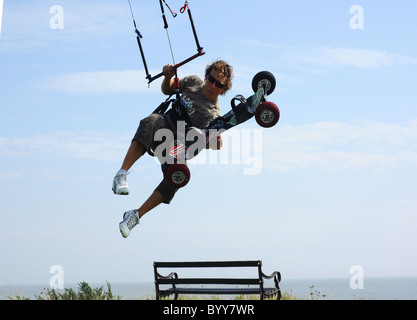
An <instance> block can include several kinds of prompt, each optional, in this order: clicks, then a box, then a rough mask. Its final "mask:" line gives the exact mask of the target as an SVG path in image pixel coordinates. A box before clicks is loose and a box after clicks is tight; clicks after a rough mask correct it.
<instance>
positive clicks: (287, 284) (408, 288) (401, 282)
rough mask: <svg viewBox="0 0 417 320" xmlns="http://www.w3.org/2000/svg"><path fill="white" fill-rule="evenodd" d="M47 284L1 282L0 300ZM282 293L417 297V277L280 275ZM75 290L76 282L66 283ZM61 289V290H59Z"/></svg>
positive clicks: (149, 287)
mask: <svg viewBox="0 0 417 320" xmlns="http://www.w3.org/2000/svg"><path fill="white" fill-rule="evenodd" d="M90 286H91V287H92V288H96V287H101V286H103V287H104V290H107V285H106V283H101V284H93V283H91V284H90ZM46 287H47V285H27V286H23V285H16V286H13V285H3V286H0V300H7V299H8V296H17V295H20V296H23V297H26V298H30V299H32V300H34V299H35V295H40V294H41V293H42V292H45V288H46ZM280 287H281V290H282V292H283V293H287V294H291V295H292V296H294V297H296V298H297V299H308V300H310V299H318V300H417V277H413V278H365V280H364V288H363V289H356V290H353V289H351V288H350V284H349V279H297V280H296V279H288V280H285V279H282V282H281V284H280ZM67 288H68V289H69V288H73V289H74V290H75V291H77V288H78V285H77V284H74V285H70V286H68V287H67ZM111 288H112V292H113V294H114V295H119V296H121V297H122V299H129V300H130V299H141V300H143V299H155V289H154V285H153V283H114V284H113V283H111ZM58 292H63V290H58Z"/></svg>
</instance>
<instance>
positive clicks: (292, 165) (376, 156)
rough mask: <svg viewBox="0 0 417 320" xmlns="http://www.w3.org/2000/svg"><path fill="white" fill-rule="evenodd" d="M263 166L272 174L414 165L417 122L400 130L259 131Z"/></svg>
mask: <svg viewBox="0 0 417 320" xmlns="http://www.w3.org/2000/svg"><path fill="white" fill-rule="evenodd" d="M263 150H264V154H263V164H264V167H265V168H269V169H272V170H277V171H282V172H283V171H291V170H297V169H309V168H312V169H315V170H320V171H322V172H335V171H357V170H362V169H366V170H370V171H371V172H373V173H380V172H382V171H384V170H388V169H393V168H398V167H404V166H411V167H415V166H417V151H416V150H417V120H412V121H409V122H407V123H405V124H402V125H391V124H385V123H380V122H375V121H362V122H352V123H341V122H320V123H313V124H306V125H301V126H294V125H282V126H281V127H279V129H278V131H276V130H274V132H273V133H271V132H269V131H267V130H265V132H264V147H263Z"/></svg>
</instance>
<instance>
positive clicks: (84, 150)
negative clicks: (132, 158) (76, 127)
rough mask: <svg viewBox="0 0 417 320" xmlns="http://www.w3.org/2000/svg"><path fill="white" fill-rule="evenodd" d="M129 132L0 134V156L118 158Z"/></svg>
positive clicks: (106, 159)
mask: <svg viewBox="0 0 417 320" xmlns="http://www.w3.org/2000/svg"><path fill="white" fill-rule="evenodd" d="M130 139H131V134H120V133H118V134H110V133H101V132H55V133H51V134H43V135H35V136H30V137H19V138H0V156H1V157H42V156H46V157H57V158H65V159H92V160H96V161H115V160H119V159H120V157H121V154H123V153H124V152H125V151H126V150H125V149H126V148H127V143H128V142H129V141H130Z"/></svg>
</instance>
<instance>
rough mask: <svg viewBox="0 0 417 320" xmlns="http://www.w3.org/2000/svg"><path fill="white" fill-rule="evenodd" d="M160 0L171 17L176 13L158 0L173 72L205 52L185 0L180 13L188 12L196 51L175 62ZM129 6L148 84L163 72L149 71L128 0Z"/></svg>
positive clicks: (140, 35) (140, 37) (140, 36)
mask: <svg viewBox="0 0 417 320" xmlns="http://www.w3.org/2000/svg"><path fill="white" fill-rule="evenodd" d="M162 2H164V3H165V5H166V6H167V7H168V9H169V10H170V12H171V14H172V15H173V17H174V18H175V17H176V16H177V14H176V13H175V12H174V11H173V10H172V9H171V8H170V7H169V6H168V4H167V3H166V2H165V0H159V4H160V6H161V12H162V19H163V21H164V29H166V31H167V35H168V41H169V45H170V49H171V54H172V59H173V61H174V70H175V72H176V71H177V69H178V68H180V67H181V66H183V65H185V64H187V63H188V62H190V61H192V60H194V59H196V58H198V57H200V56H202V55H204V54H205V52H204V51H203V48H202V47H201V46H200V43H199V41H198V37H197V31H196V29H195V25H194V20H193V16H192V14H191V10H190V6H189V4H188V1H185V4H184V6H183V7H182V8H181V10H180V12H181V13H184V12H185V10H187V12H188V17H189V19H190V23H191V28H192V30H193V34H194V40H195V43H196V46H197V53H196V54H195V55H193V56H191V57H189V58H188V59H185V60H184V61H182V62H180V63H175V59H174V54H173V50H172V46H171V40H170V37H169V33H168V22H167V19H166V17H165V12H164V6H163V4H162ZM129 6H130V11H131V13H132V18H133V24H134V26H135V33H136V39H137V42H138V46H139V50H140V54H141V56H142V62H143V65H144V67H145V72H146V79H148V84H150V83H151V82H153V81H154V80H156V79H158V78H160V77H162V76H163V75H164V73H163V72H161V73H159V74H157V75H155V76H152V75H151V74H150V73H149V69H148V65H147V63H146V58H145V54H144V51H143V47H142V43H141V40H140V39H142V38H143V36H142V34H141V33H140V32H139V30H138V29H137V27H136V22H135V18H134V16H133V11H132V6H131V4H130V0H129Z"/></svg>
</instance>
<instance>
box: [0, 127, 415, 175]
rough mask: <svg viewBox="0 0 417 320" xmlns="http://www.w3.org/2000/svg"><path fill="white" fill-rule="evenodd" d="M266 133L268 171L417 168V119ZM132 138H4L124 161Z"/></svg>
mask: <svg viewBox="0 0 417 320" xmlns="http://www.w3.org/2000/svg"><path fill="white" fill-rule="evenodd" d="M234 130H236V129H234ZM262 137H263V147H262V150H263V152H262V162H263V170H273V171H280V172H286V171H292V170H299V169H314V170H318V171H322V172H356V171H359V170H368V172H371V173H374V174H378V173H380V172H383V171H385V170H390V169H395V168H402V167H416V166H417V119H415V120H412V121H409V122H406V123H404V124H386V123H381V122H376V121H356V122H351V123H342V122H318V123H313V124H305V125H287V124H283V125H281V124H278V125H277V127H274V129H271V130H263V133H262ZM130 138H131V136H130V134H120V133H119V134H111V133H102V132H56V133H52V134H47V135H35V136H31V137H24V138H0V156H1V157H6V156H9V157H39V156H47V157H58V158H62V157H63V158H66V159H92V160H95V161H118V160H120V157H121V156H123V155H124V153H125V151H126V148H127V146H128V145H127V144H128V142H129V141H130ZM15 174H21V173H19V172H17V173H15ZM3 176H4V174H3Z"/></svg>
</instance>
